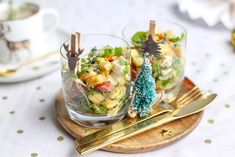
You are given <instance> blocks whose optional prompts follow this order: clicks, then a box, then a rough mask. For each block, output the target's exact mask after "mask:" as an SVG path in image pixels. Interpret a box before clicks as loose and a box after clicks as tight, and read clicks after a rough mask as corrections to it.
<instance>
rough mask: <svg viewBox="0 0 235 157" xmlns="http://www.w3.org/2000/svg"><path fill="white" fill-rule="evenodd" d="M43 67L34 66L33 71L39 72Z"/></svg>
mask: <svg viewBox="0 0 235 157" xmlns="http://www.w3.org/2000/svg"><path fill="white" fill-rule="evenodd" d="M40 68H41V67H40V66H34V67H33V70H39V69H40Z"/></svg>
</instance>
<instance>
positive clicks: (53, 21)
mask: <svg viewBox="0 0 235 157" xmlns="http://www.w3.org/2000/svg"><path fill="white" fill-rule="evenodd" d="M41 14H42V19H43V30H44V33H50V32H53V31H54V30H55V29H56V28H57V26H58V24H59V19H60V15H59V13H58V12H57V11H56V10H55V9H52V8H47V9H42V10H41Z"/></svg>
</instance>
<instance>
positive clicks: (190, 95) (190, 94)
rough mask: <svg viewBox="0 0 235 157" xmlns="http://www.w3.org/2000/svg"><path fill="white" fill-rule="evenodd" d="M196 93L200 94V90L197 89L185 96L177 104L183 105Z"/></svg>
mask: <svg viewBox="0 0 235 157" xmlns="http://www.w3.org/2000/svg"><path fill="white" fill-rule="evenodd" d="M196 93H200V90H199V89H198V88H195V89H194V90H192V91H190V92H189V93H188V94H187V95H186V96H184V98H183V99H181V100H178V101H177V103H179V104H181V103H182V102H183V101H185V100H186V99H188V98H190V97H192V96H193V95H195V94H196Z"/></svg>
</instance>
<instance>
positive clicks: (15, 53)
mask: <svg viewBox="0 0 235 157" xmlns="http://www.w3.org/2000/svg"><path fill="white" fill-rule="evenodd" d="M19 8H21V9H22V8H23V9H22V13H21V11H18V12H16V14H15V15H16V16H15V17H13V19H9V16H8V15H9V14H8V13H9V12H8V11H9V4H8V3H0V62H2V63H17V62H21V61H24V60H26V59H28V58H29V57H32V56H35V55H34V54H32V53H36V52H37V49H38V48H40V47H41V46H43V45H42V44H43V40H44V37H45V36H46V35H47V34H48V33H49V32H52V31H54V30H55V29H56V28H57V26H58V22H59V14H58V13H57V12H56V11H55V10H54V9H51V8H49V9H40V8H39V6H38V5H37V4H34V3H28V2H27V3H20V4H15V5H14V6H13V9H16V10H17V9H19ZM20 16H22V17H20Z"/></svg>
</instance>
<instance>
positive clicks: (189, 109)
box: [76, 92, 216, 154]
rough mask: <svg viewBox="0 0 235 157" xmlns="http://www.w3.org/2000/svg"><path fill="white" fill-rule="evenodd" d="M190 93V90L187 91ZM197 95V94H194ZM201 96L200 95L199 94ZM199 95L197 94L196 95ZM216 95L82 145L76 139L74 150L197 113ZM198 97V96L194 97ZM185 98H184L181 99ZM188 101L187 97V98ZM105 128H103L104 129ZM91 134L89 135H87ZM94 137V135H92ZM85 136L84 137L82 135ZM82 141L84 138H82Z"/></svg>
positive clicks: (99, 145) (97, 146) (84, 150)
mask: <svg viewBox="0 0 235 157" xmlns="http://www.w3.org/2000/svg"><path fill="white" fill-rule="evenodd" d="M188 93H190V92H188ZM192 93H194V92H191V94H190V95H194V96H193V97H194V98H192V99H194V100H195V97H196V96H195V94H192ZM196 95H197V94H196ZM200 96H201V95H200ZM198 97H199V95H198ZM215 97H216V94H212V95H210V96H208V97H207V98H205V97H204V98H202V99H199V100H196V101H193V102H192V99H191V102H190V103H189V104H187V105H184V106H182V107H180V108H178V109H175V110H174V111H173V112H165V113H163V114H161V115H160V116H155V117H152V118H148V119H144V120H142V121H141V122H139V123H137V124H136V123H135V125H132V126H131V127H128V128H126V129H124V130H121V131H118V132H116V133H113V134H111V135H108V136H105V137H102V138H99V139H97V140H95V141H94V140H93V141H92V142H90V143H89V142H88V143H86V144H83V145H78V144H79V142H78V140H76V144H77V147H76V150H77V151H78V152H80V153H81V154H85V153H88V152H91V151H94V150H97V149H100V148H102V147H104V146H107V145H109V144H111V143H114V142H117V141H120V140H122V139H125V138H128V137H130V136H133V135H136V134H138V133H141V132H144V131H146V130H149V129H152V128H154V127H157V126H159V125H162V124H164V123H167V122H170V121H173V120H176V119H179V118H182V117H185V116H188V115H191V114H193V113H197V112H200V111H202V110H203V109H204V108H205V107H206V106H207V105H208V104H209V103H210V102H211V101H212V100H214V98H215ZM185 98H188V96H185ZM196 99H198V98H196ZM182 100H185V99H182ZM188 101H189V98H188ZM104 130H105V129H104ZM88 136H91V135H88ZM94 137H95V136H94ZM83 138H85V137H83ZM82 141H84V140H82Z"/></svg>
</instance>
